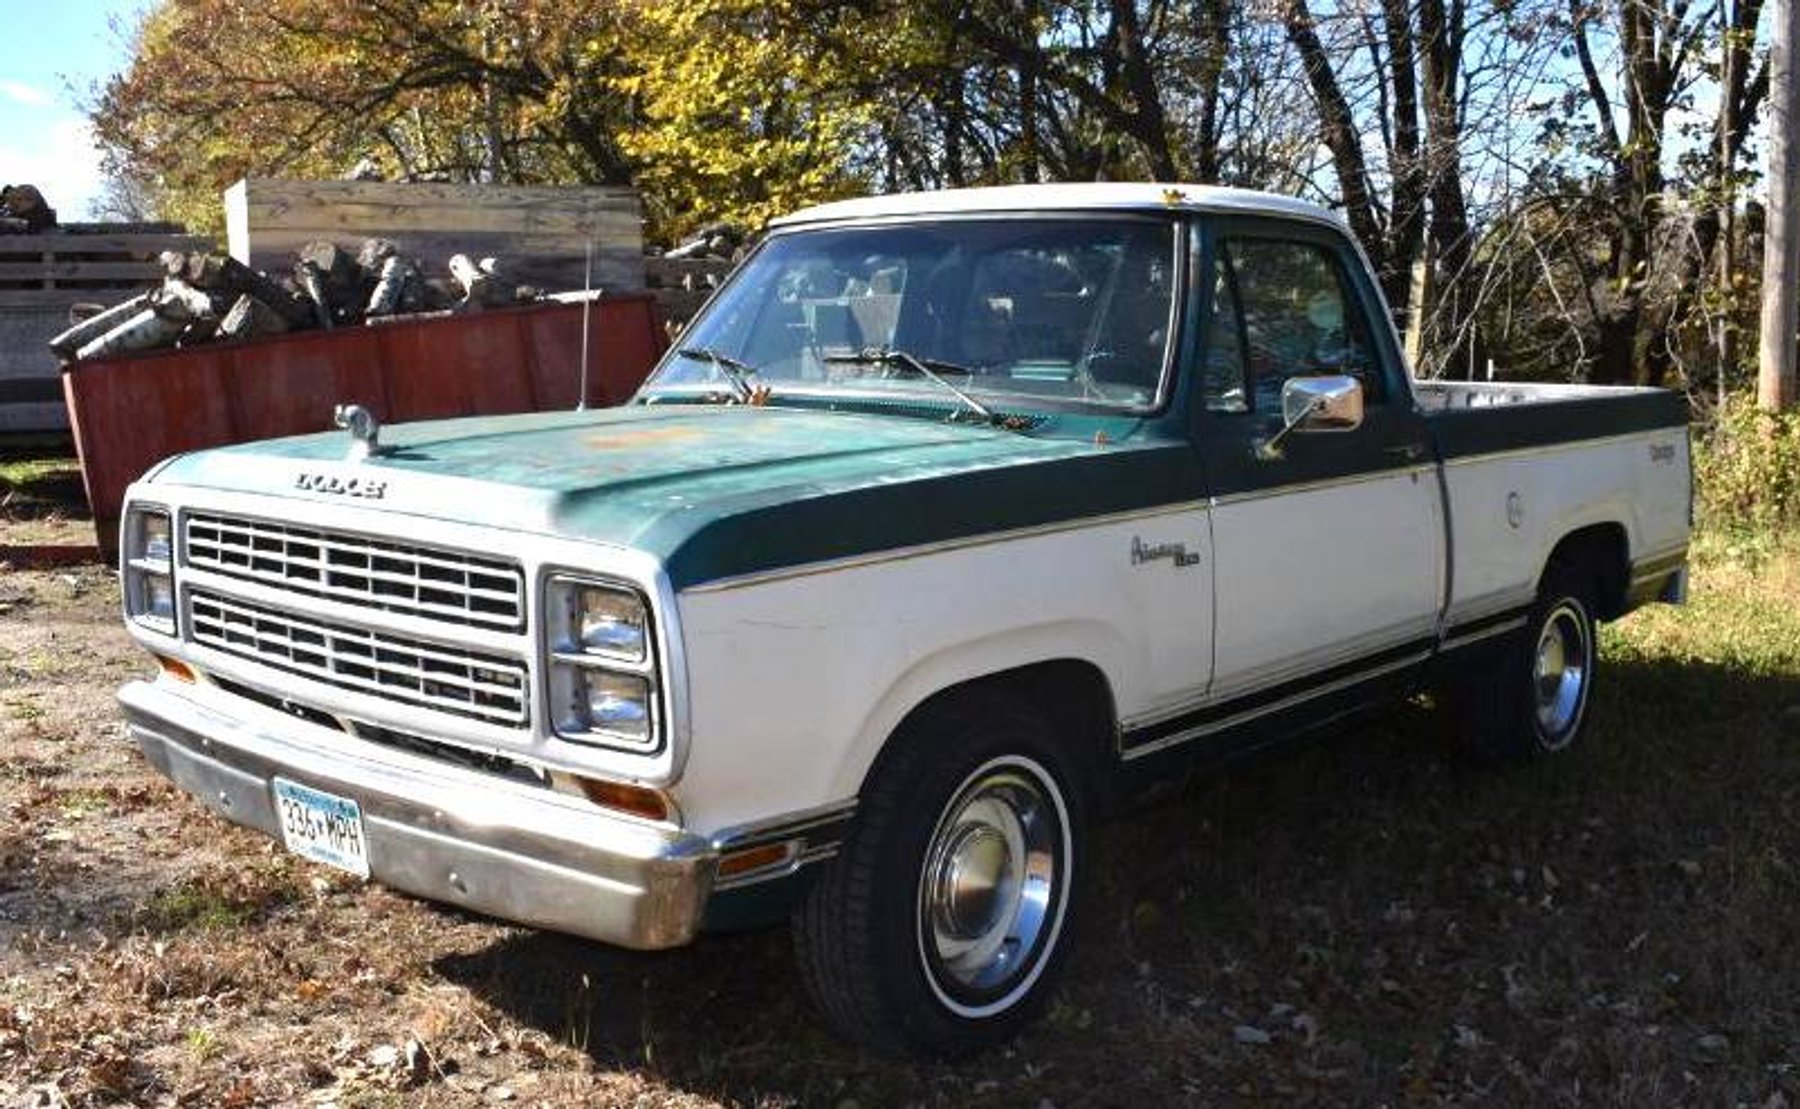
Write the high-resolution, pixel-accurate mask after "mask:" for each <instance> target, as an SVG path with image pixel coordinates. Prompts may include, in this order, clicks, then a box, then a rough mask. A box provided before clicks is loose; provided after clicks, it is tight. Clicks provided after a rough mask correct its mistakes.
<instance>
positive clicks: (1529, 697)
mask: <svg viewBox="0 0 1800 1109" xmlns="http://www.w3.org/2000/svg"><path fill="white" fill-rule="evenodd" d="M1565 607H1567V608H1570V609H1572V610H1573V611H1575V612H1576V613H1579V619H1580V623H1581V635H1582V644H1583V647H1584V657H1583V659H1582V666H1583V667H1584V668H1585V669H1584V671H1583V678H1582V683H1581V697H1580V700H1579V702H1578V703H1577V705H1576V709H1575V718H1574V720H1573V721H1571V722H1570V724H1569V726H1568V727H1567V728H1566V729H1564V730H1563V731H1562V733H1560V734H1559V735H1550V734H1548V733H1546V732H1545V730H1544V728H1543V725H1542V723H1541V722H1540V721H1539V720H1538V714H1537V675H1536V670H1535V664H1536V657H1537V647H1538V640H1539V639H1540V638H1541V637H1542V635H1543V634H1544V630H1545V627H1546V625H1547V624H1548V623H1549V621H1550V620H1551V619H1552V618H1553V616H1554V615H1555V614H1556V613H1557V612H1558V611H1560V610H1562V609H1563V608H1565ZM1597 633H1598V624H1597V623H1596V621H1595V620H1594V602H1593V599H1592V597H1591V595H1590V592H1589V590H1588V589H1587V587H1586V582H1585V580H1584V579H1582V578H1581V577H1580V576H1579V575H1577V574H1575V573H1574V572H1573V571H1571V570H1569V569H1568V568H1566V567H1563V566H1560V565H1553V566H1552V567H1551V568H1550V570H1549V572H1547V573H1546V574H1545V575H1544V582H1543V585H1542V586H1541V587H1540V589H1539V592H1538V600H1537V604H1536V605H1534V606H1533V607H1532V610H1531V622H1530V623H1529V624H1528V625H1527V626H1526V629H1525V635H1524V637H1523V638H1522V639H1521V641H1520V643H1519V650H1518V657H1517V661H1516V662H1515V663H1514V674H1515V677H1514V679H1513V680H1514V682H1515V683H1516V689H1517V691H1518V692H1517V693H1516V694H1515V696H1516V697H1517V698H1518V701H1519V716H1520V718H1521V719H1522V722H1523V723H1524V725H1525V730H1526V732H1527V733H1528V737H1529V741H1530V752H1529V753H1530V754H1531V755H1532V756H1534V757H1539V758H1545V757H1549V756H1552V755H1557V754H1560V753H1562V752H1564V751H1566V750H1568V749H1569V748H1571V747H1573V746H1574V745H1575V744H1576V743H1577V742H1578V741H1579V740H1580V738H1581V733H1582V730H1583V728H1585V727H1586V725H1587V715H1588V708H1589V706H1590V704H1591V703H1592V701H1593V696H1594V679H1595V677H1596V676H1597V672H1596V664H1597V663H1598V662H1599V658H1600V650H1599V642H1598V638H1597Z"/></svg>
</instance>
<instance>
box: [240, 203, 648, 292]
mask: <svg viewBox="0 0 1800 1109" xmlns="http://www.w3.org/2000/svg"><path fill="white" fill-rule="evenodd" d="M225 227H226V235H227V238H228V240H229V243H230V251H231V255H232V257H234V258H236V259H237V260H238V261H240V262H244V263H245V264H247V265H249V266H251V267H253V268H257V269H266V270H271V271H274V270H281V269H286V268H288V267H289V266H291V265H292V264H293V261H294V255H295V253H296V252H297V251H298V250H299V249H300V248H301V247H303V246H305V245H306V244H307V243H309V242H312V241H314V240H318V239H325V240H329V241H331V242H335V243H338V244H339V245H342V246H347V247H351V248H354V247H355V246H356V244H358V243H360V242H361V241H362V240H363V239H368V238H384V239H392V240H393V241H394V242H395V243H397V244H398V245H399V247H400V249H401V251H402V252H403V253H406V254H409V255H412V256H414V257H416V258H418V259H419V260H420V262H421V263H423V265H424V269H425V272H426V273H427V274H428V275H430V276H438V275H441V274H443V273H445V272H446V271H447V267H448V265H449V261H450V257H451V256H452V255H455V254H467V255H469V256H470V257H471V258H474V259H476V260H480V259H481V258H483V257H494V258H498V259H499V260H500V263H501V272H502V274H503V275H504V277H505V278H506V280H508V281H512V282H517V283H520V284H527V285H535V286H537V287H538V288H540V289H542V290H544V291H546V292H561V291H567V290H571V289H580V288H582V287H583V278H584V273H585V270H586V266H587V247H588V243H589V242H590V241H591V242H592V244H593V277H592V284H593V287H594V288H597V289H605V290H606V291H608V292H626V291H635V290H639V289H642V288H643V287H644V268H643V241H644V239H643V234H644V233H643V210H642V205H641V204H640V202H639V200H638V195H637V193H636V192H635V191H634V190H632V189H624V188H606V187H569V188H563V187H551V186H515V185H449V184H425V183H406V182H387V181H287V180H279V179H275V178H263V177H253V178H247V179H245V180H242V181H239V182H238V183H237V184H235V185H233V186H231V187H230V188H229V189H227V190H226V191H225Z"/></svg>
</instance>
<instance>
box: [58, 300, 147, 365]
mask: <svg viewBox="0 0 1800 1109" xmlns="http://www.w3.org/2000/svg"><path fill="white" fill-rule="evenodd" d="M149 307H150V294H149V293H140V294H138V295H137V296H134V297H132V298H131V299H130V300H128V301H125V302H124V303H122V304H115V305H113V306H112V307H111V308H108V309H107V310H106V311H104V312H102V313H100V314H99V315H97V316H89V317H88V318H87V319H85V320H82V321H81V322H80V323H78V324H75V325H74V326H73V327H71V328H69V329H68V330H67V331H64V332H63V333H62V334H60V335H58V336H56V338H54V339H51V340H50V349H51V350H52V351H53V352H55V354H56V357H57V358H59V359H61V360H62V361H64V362H68V361H71V360H72V359H74V358H75V357H76V352H77V351H79V350H80V349H81V348H82V347H84V346H86V345H87V344H89V343H91V342H93V341H94V340H95V339H98V338H99V337H100V336H102V335H104V334H106V333H107V332H108V331H111V330H112V329H113V328H115V327H118V326H119V325H120V324H122V323H124V322H125V321H126V320H129V319H131V318H132V317H133V316H136V315H137V314H138V313H139V312H142V311H144V310H145V309H147V308H149Z"/></svg>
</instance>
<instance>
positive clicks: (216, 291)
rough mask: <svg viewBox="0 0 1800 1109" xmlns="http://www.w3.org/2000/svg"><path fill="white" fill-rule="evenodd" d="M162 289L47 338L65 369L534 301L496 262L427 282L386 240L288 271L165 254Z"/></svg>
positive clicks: (462, 264)
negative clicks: (199, 345) (233, 341)
mask: <svg viewBox="0 0 1800 1109" xmlns="http://www.w3.org/2000/svg"><path fill="white" fill-rule="evenodd" d="M161 260H162V265H163V271H164V276H163V279H162V281H161V283H160V284H158V285H157V286H156V287H154V288H152V289H149V290H146V291H145V292H142V293H140V294H138V295H137V296H134V297H132V298H131V299H130V300H127V301H125V302H124V303H122V304H116V305H114V306H112V307H111V308H108V309H106V310H104V311H101V312H99V313H98V314H96V315H93V316H90V317H88V318H87V319H85V320H82V321H81V322H80V323H77V324H75V325H74V326H73V327H71V328H69V329H68V330H67V331H65V332H63V333H62V334H60V335H58V336H57V337H56V338H54V339H52V340H50V349H51V350H52V351H54V352H55V353H56V355H57V357H58V358H61V359H62V360H63V361H64V362H82V361H86V360H88V359H92V358H106V357H111V356H114V355H119V354H127V353H131V352H134V351H144V350H156V349H159V348H163V347H185V346H192V345H194V344H196V343H205V342H211V341H213V340H217V339H247V338H253V337H256V336H263V335H280V334H283V333H286V332H289V331H304V330H310V329H317V330H327V331H329V330H331V329H332V328H338V327H355V326H358V325H361V324H375V323H381V322H383V321H387V320H395V319H406V318H417V317H419V316H429V315H449V314H452V313H456V312H466V311H478V310H480V309H483V308H495V307H500V306H502V305H506V304H515V303H520V302H524V301H532V300H537V299H539V297H540V294H539V292H538V290H537V289H535V288H533V287H531V286H527V285H514V284H511V283H509V282H507V281H505V280H504V279H503V278H502V277H501V276H500V274H499V273H498V272H497V269H496V265H495V261H494V259H492V258H485V259H482V260H481V261H480V262H476V261H474V260H473V259H471V258H469V257H468V256H467V255H464V254H458V255H455V256H454V257H452V258H451V259H450V262H449V274H448V275H447V276H443V277H427V276H426V275H425V273H424V272H423V270H422V268H421V266H420V265H419V263H418V261H417V260H416V259H413V258H411V257H408V256H407V255H406V254H403V253H402V252H401V251H400V249H399V248H398V247H397V246H396V245H395V244H394V243H392V242H390V241H389V240H387V239H369V240H366V241H365V242H364V243H363V244H362V247H361V249H360V250H358V251H356V252H355V253H354V254H352V253H350V252H349V251H347V250H345V249H343V248H342V247H339V246H337V245H336V244H335V243H330V242H323V241H321V242H314V243H309V244H307V245H306V246H305V247H304V248H302V249H301V250H300V252H299V255H298V257H297V258H296V260H295V262H294V267H293V269H292V271H291V272H288V273H274V274H271V273H267V272H263V271H259V270H253V269H251V268H250V267H249V266H246V265H244V264H243V263H242V262H239V261H237V260H236V259H235V258H232V257H230V256H228V255H222V254H213V253H209V252H204V251H192V252H188V253H180V252H175V251H169V252H166V253H164V254H163V255H162V256H161Z"/></svg>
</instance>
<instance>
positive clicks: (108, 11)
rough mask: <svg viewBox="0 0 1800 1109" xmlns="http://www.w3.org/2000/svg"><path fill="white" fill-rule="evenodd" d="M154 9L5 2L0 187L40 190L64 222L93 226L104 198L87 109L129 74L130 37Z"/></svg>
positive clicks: (1, 4)
mask: <svg viewBox="0 0 1800 1109" xmlns="http://www.w3.org/2000/svg"><path fill="white" fill-rule="evenodd" d="M147 2H148V0H52V2H50V3H34V4H27V3H25V2H24V0H0V21H3V22H6V23H9V24H11V27H10V29H9V30H8V31H7V32H6V33H5V34H0V184H8V185H18V184H32V185H36V186H37V187H38V188H39V189H40V190H42V191H43V194H44V199H46V200H48V201H49V202H50V206H51V207H53V208H55V209H56V213H57V216H58V218H59V219H62V220H63V221H65V222H74V221H79V220H86V219H89V218H90V213H89V205H90V204H91V203H92V202H93V201H94V199H95V198H96V197H97V196H98V195H99V192H100V155H99V153H98V152H97V151H96V150H95V149H94V144H93V138H92V135H91V133H90V131H89V129H88V125H87V119H86V117H85V116H84V115H83V114H82V111H81V108H80V102H81V100H82V99H84V98H85V97H86V96H87V95H88V94H89V90H90V88H91V87H92V86H94V85H96V84H100V83H104V82H105V80H106V78H107V77H109V76H111V75H112V74H113V73H115V72H117V71H118V70H119V69H121V68H123V67H124V65H125V61H126V58H127V57H128V54H129V52H128V51H127V49H126V41H125V40H126V36H127V35H128V34H129V33H130V30H131V28H132V27H133V26H134V25H135V23H136V19H137V13H138V12H139V11H141V10H142V9H143V7H144V6H145V4H146V3H147ZM27 10H28V11H29V13H30V14H29V16H26V15H25V12H26V11H27ZM15 15H16V16H19V18H16V19H14V18H9V17H11V16H15ZM115 22H116V23H117V24H118V28H117V29H116V30H115V29H114V27H113V24H114V23H115Z"/></svg>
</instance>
